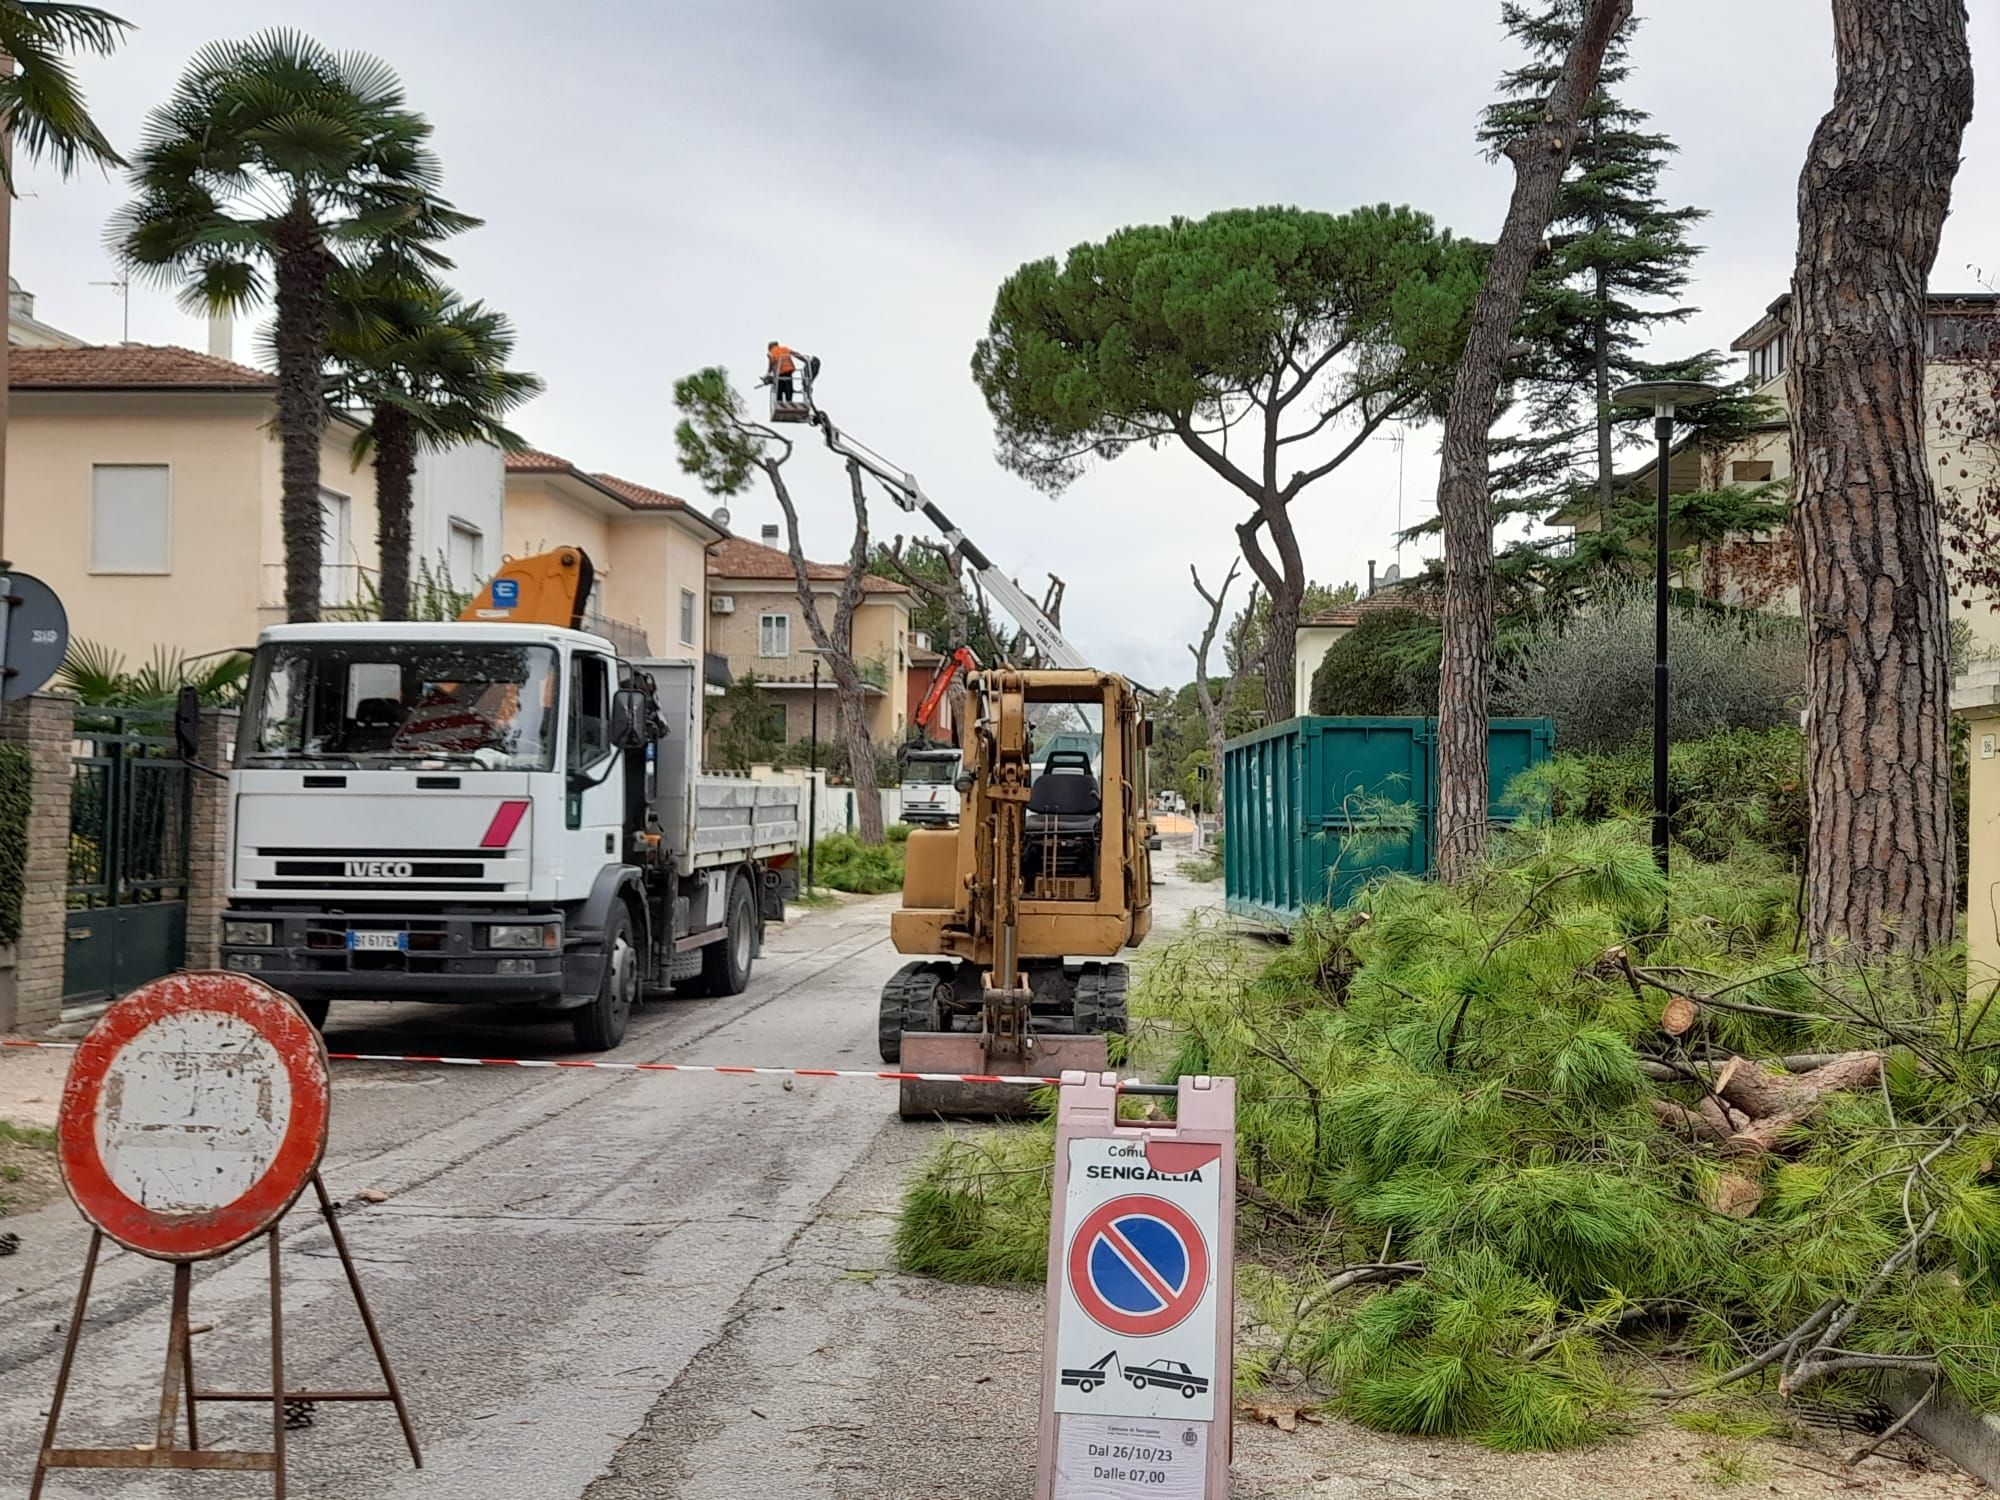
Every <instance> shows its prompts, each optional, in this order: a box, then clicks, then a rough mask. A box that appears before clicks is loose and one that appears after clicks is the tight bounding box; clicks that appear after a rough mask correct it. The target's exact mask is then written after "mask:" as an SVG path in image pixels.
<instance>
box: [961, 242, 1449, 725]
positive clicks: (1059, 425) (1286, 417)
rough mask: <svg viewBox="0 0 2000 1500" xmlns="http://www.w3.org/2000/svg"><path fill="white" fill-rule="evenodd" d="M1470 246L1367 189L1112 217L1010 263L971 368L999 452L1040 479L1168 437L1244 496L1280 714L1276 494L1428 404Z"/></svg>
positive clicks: (1286, 675)
mask: <svg viewBox="0 0 2000 1500" xmlns="http://www.w3.org/2000/svg"><path fill="white" fill-rule="evenodd" d="M1481 258H1482V257H1481V252H1480V250H1479V248H1478V247H1477V246H1475V245H1472V244H1470V243H1468V242H1465V241H1462V240H1458V239H1455V238H1454V237H1453V236H1452V235H1451V234H1450V233H1448V232H1447V231H1444V230H1440V229H1439V228H1438V227H1437V226H1436V224H1435V223H1433V221H1432V220H1431V219H1430V217H1429V216H1428V215H1425V214H1422V213H1419V212H1417V211H1416V210H1414V209H1410V208H1395V207H1390V206H1387V205H1382V206H1377V207H1369V208H1358V209H1354V210H1351V211H1350V212H1347V213H1343V214H1329V213H1322V212H1318V211H1314V210H1309V209H1300V208H1285V207H1273V208H1249V209H1230V210H1226V211H1223V212H1220V213H1214V214H1210V215H1208V216H1207V217H1206V218H1202V219H1175V220H1173V221H1172V222H1171V223H1168V224H1163V225H1141V226H1136V227H1132V228H1127V229H1121V230H1119V231H1117V232H1116V233H1114V234H1112V235H1110V236H1108V237H1107V238H1106V239H1104V240H1103V241H1102V242H1100V243H1096V244H1084V245H1078V246H1076V247H1075V248H1074V249H1072V250H1071V251H1070V252H1069V254H1068V255H1067V256H1066V257H1065V258H1064V259H1063V260H1062V261H1061V262H1058V261H1056V260H1055V259H1054V258H1050V259H1046V260H1038V261H1031V262H1030V263H1028V264H1027V265H1024V266H1022V267H1021V268H1020V269H1019V270H1018V271H1016V272H1015V273H1014V274H1013V275H1012V276H1010V277H1009V278H1008V279H1007V281H1006V282H1005V283H1003V284H1002V286H1001V287H1000V290H999V294H998V296H997V297H996V299H995V302H994V308H993V316H992V320H991V323H990V324H989V327H988V332H987V336H986V337H985V338H984V339H982V340H980V342H979V345H978V347H977V348H976V350H975V351H974V353H973V358H972V371H973V377H974V379H975V380H977V381H978V383H979V388H980V390H981V392H982V393H983V394H984V395H985V397H986V403H987V406H988V408H989V409H990V410H991V411H992V413H993V418H994V423H995V428H996V432H997V435H998V441H999V456H1000V460H1001V462H1002V463H1004V464H1005V465H1007V466H1008V467H1009V468H1011V469H1013V470H1015V471H1016V472H1017V473H1020V474H1022V475H1024V476H1026V477H1027V478H1028V479H1030V480H1031V481H1033V482H1034V483H1036V484H1037V485H1039V486H1041V487H1043V488H1045V489H1047V490H1050V491H1051V492H1055V491H1060V490H1061V489H1063V488H1064V487H1065V486H1067V485H1068V484H1070V483H1071V482H1072V481H1074V480H1075V479H1076V478H1077V476H1078V475H1079V474H1081V473H1082V472H1083V471H1084V470H1085V469H1086V468H1087V467H1088V466H1089V464H1090V463H1091V462H1092V461H1093V460H1098V459H1102V460H1110V459H1115V458H1117V457H1118V456H1119V455H1120V454H1121V453H1123V452H1125V451H1126V450H1127V449H1128V448H1129V447H1130V446H1131V445H1132V444H1134V443H1148V444H1156V443H1160V442H1165V441H1175V442H1178V443H1180V444H1181V445H1182V446H1184V447H1185V448H1187V449H1188V450H1189V451H1190V452H1192V453H1193V454H1194V455H1195V456H1196V457H1197V458H1199V459H1200V460H1201V461H1202V462H1203V463H1204V464H1205V465H1206V466H1207V467H1208V468H1209V469H1210V470H1211V471H1212V472H1213V473H1215V474H1216V475H1217V476H1218V477H1219V478H1220V479H1222V480H1223V481H1224V482H1225V483H1226V484H1227V485H1229V486H1230V487H1231V488H1233V489H1234V490H1236V491H1237V492H1238V495H1239V497H1240V499H1242V500H1245V501H1247V502H1248V504H1249V506H1250V514H1249V516H1248V518H1247V519H1244V520H1242V521H1240V522H1239V523H1238V525H1237V527H1236V531H1237V536H1238V539H1239V541H1240V542H1241V544H1242V547H1243V553H1244V557H1245V560H1246V561H1247V562H1248V563H1249V564H1250V567H1251V570H1252V572H1253V574H1254V575H1255V577H1256V579H1257V581H1258V583H1259V584H1260V585H1261V586H1262V588H1263V590H1264V593H1265V594H1266V596H1267V597H1269V599H1270V600H1271V605H1272V610H1273V614H1274V619H1275V621H1276V628H1275V629H1273V630H1272V631H1271V632H1270V633H1269V636H1268V639H1267V641H1266V657H1267V660H1266V662H1265V671H1264V690H1265V698H1266V705H1267V711H1268V712H1269V713H1270V714H1271V715H1273V716H1274V717H1284V716H1286V715H1288V714H1290V713H1291V711H1292V671H1291V665H1292V655H1293V646H1294V642H1293V631H1294V629H1295V628H1296V626H1297V622H1298V616H1299V610H1300V606H1301V602H1302V598H1303V594H1304V590H1305V585H1306V569H1305V563H1304V560H1303V558H1302V556H1301V554H1300V551H1299V547H1298V542H1297V539H1296V537H1295V535H1294V534H1293V529H1292V525H1291V520H1290V516H1289V514H1288V510H1287V508H1288V507H1289V506H1290V504H1291V502H1292V501H1293V500H1294V499H1296V498H1297V497H1298V495H1299V494H1300V493H1301V492H1302V491H1303V490H1305V489H1306V487H1307V486H1309V485H1311V484H1312V483H1314V482H1315V481H1316V480H1319V479H1322V478H1324V477H1325V476H1326V475H1328V474H1330V473H1332V472H1333V471H1334V470H1335V469H1337V468H1338V467H1339V466H1340V465H1341V464H1342V463H1343V462H1345V461H1346V460H1347V459H1348V458H1349V457H1351V456H1352V455H1353V454H1354V453H1355V452H1356V451H1358V450H1359V449H1360V447H1361V445H1362V444H1363V443H1365V442H1366V441H1367V440H1368V438H1369V437H1370V436H1371V435H1372V434H1373V433H1374V432H1375V431H1376V429H1377V428H1379V427H1380V426H1381V425H1382V424H1383V423H1385V422H1388V421H1392V420H1396V419H1410V418H1416V417H1423V416H1429V415H1433V414H1435V413H1436V412H1437V411H1438V409H1439V408H1440V406H1441V404H1442V402H1443V400H1444V397H1445V394H1446V391H1447V390H1448V388H1449V383H1450V379H1451V371H1452V367H1453V364H1454V362H1455V361H1456V359H1457V355H1458V349H1459V346H1460V344H1461V342H1462V339H1463V330H1464V323H1465V319H1466V316H1467V312H1468V309H1469V307H1470V305H1471V302H1472V299H1473V297H1474V295H1475V294H1476V292H1477V289H1478V284H1479V276H1480V265H1481Z"/></svg>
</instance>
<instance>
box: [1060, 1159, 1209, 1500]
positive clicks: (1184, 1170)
mask: <svg viewBox="0 0 2000 1500" xmlns="http://www.w3.org/2000/svg"><path fill="white" fill-rule="evenodd" d="M1068 1144H1069V1187H1068V1192H1067V1193H1066V1195H1065V1201H1064V1204H1063V1236H1062V1244H1063V1245H1064V1246H1065V1247H1066V1248H1065V1251H1064V1254H1063V1276H1062V1285H1061V1288H1060V1290H1059V1295H1060V1297H1061V1306H1060V1311H1059V1314H1058V1321H1057V1330H1058V1332H1057V1338H1056V1360H1057V1366H1058V1379H1059V1381H1060V1385H1059V1388H1058V1389H1057V1392H1056V1401H1055V1409H1056V1410H1057V1411H1058V1412H1063V1413H1071V1412H1074V1413H1089V1414H1092V1415H1100V1416H1117V1417H1153V1418H1160V1419H1162V1420H1164V1421H1166V1422H1168V1423H1169V1424H1171V1423H1172V1422H1174V1421H1176V1420H1180V1421H1183V1422H1186V1421H1195V1422H1209V1421H1212V1420H1214V1418H1215V1414H1216V1413H1215V1379H1216V1347H1215V1345H1216V1310H1215V1300H1214V1299H1215V1290H1216V1273H1217V1270H1218V1267H1217V1259H1218V1256H1217V1250H1218V1247H1219V1245H1220V1243H1221V1240H1220V1236H1219V1234H1218V1233H1217V1230H1218V1225H1217V1207H1218V1203H1219V1199H1220V1194H1219V1193H1218V1191H1217V1184H1216V1182H1215V1176H1216V1173H1217V1171H1218V1166H1219V1163H1218V1160H1217V1158H1218V1156H1219V1152H1217V1151H1216V1149H1215V1148H1213V1147H1209V1148H1206V1150H1205V1151H1202V1153H1201V1154H1205V1155H1207V1156H1208V1158H1209V1159H1208V1160H1207V1161H1206V1162H1203V1163H1201V1164H1199V1165H1189V1164H1187V1163H1186V1162H1184V1161H1179V1160H1174V1159H1172V1158H1173V1157H1174V1156H1175V1155H1177V1154H1185V1153H1188V1152H1189V1151H1190V1149H1191V1148H1190V1147H1187V1146H1184V1145H1177V1144H1175V1143H1172V1142H1168V1141H1148V1140H1146V1139H1144V1138H1132V1137H1128V1138H1125V1139H1117V1138H1105V1137H1086V1138H1082V1139H1073V1140H1071V1141H1070V1142H1069V1143H1068ZM1192 1149H1194V1150H1196V1151H1201V1148H1192ZM1067 1430H1068V1429H1067V1428H1065V1431H1067ZM1182 1446H1183V1447H1185V1446H1186V1445H1185V1444H1183V1445H1182ZM1069 1448H1070V1444H1069V1441H1068V1439H1067V1438H1065V1440H1064V1444H1063V1450H1064V1451H1065V1452H1067V1451H1069ZM1199 1471H1200V1465H1199V1464H1198V1463H1197V1464H1196V1465H1194V1467H1193V1469H1192V1470H1191V1471H1190V1472H1194V1473H1197V1474H1198V1473H1199ZM1079 1493H1087V1492H1079ZM1136 1493H1141V1494H1150V1493H1152V1492H1151V1491H1137V1492H1136ZM1161 1493H1171V1492H1170V1491H1162V1492H1161ZM1191 1493H1199V1491H1198V1490H1197V1491H1193V1492H1191Z"/></svg>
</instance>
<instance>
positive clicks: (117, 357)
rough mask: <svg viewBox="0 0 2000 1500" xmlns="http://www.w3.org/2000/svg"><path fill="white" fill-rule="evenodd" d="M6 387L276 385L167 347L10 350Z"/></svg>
mask: <svg viewBox="0 0 2000 1500" xmlns="http://www.w3.org/2000/svg"><path fill="white" fill-rule="evenodd" d="M7 384H8V385H9V386H10V387H11V388H13V389H14V390H17V391H55V390H81V391H131V390H186V391H244V390H260V391H264V390H273V389H275V388H276V387H277V384H278V381H277V377H276V376H274V375H271V374H269V373H267V372H266V371H263V370H253V369H251V368H250V366H248V365H239V364H236V363H234V362H233V361H231V360H226V359H217V358H215V356H214V355H211V354H197V353H195V352H194V350H192V349H181V348H176V347H175V346H173V345H170V344H84V345H82V346H80V347H78V348H75V349H30V348H24V347H20V346H16V347H13V348H10V349H9V350H8V351H7Z"/></svg>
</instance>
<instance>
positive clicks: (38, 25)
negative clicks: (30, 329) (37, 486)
mask: <svg viewBox="0 0 2000 1500" xmlns="http://www.w3.org/2000/svg"><path fill="white" fill-rule="evenodd" d="M129 30H131V26H130V24H129V23H128V22H125V21H121V20H119V19H118V17H116V16H114V15H112V14H111V13H110V12H109V11H103V10H99V9H98V8H97V7H96V6H94V5H68V4H56V3H53V0H0V282H5V281H6V280H7V271H8V263H9V261H10V260H11V259H12V256H11V255H10V253H9V252H10V250H11V248H12V237H13V212H14V168H13V162H12V160H11V153H12V152H14V151H18V152H19V153H20V154H21V155H22V156H24V157H26V158H27V159H28V160H29V161H43V160H47V161H53V162H54V163H55V165H56V170H57V171H59V172H61V173H62V174H63V176H65V177H67V176H69V175H71V174H72V173H73V172H75V170H76V168H77V165H78V163H80V162H82V161H85V160H88V161H94V162H96V163H97V164H98V165H100V166H105V167H122V166H123V165H124V164H125V159H124V158H123V157H121V156H120V155H119V154H118V153H117V152H116V151H114V150H112V149H111V143H110V142H109V141H108V140H106V139H105V138H104V132H103V131H101V130H99V129H98V128H97V122H96V121H95V120H93V119H91V118H90V111H89V110H87V109H85V108H84V107H83V93H82V91H81V90H80V89H78V88H77V86H76V75H75V74H74V73H73V72H71V71H70V65H69V59H68V57H67V54H68V53H72V52H95V53H96V54H98V55H99V56H100V57H101V56H104V55H106V54H107V53H110V52H111V51H113V50H114V49H116V47H117V46H118V43H119V41H120V40H121V39H122V38H123V37H124V35H125V33H126V32H127V31H129ZM6 452H7V341H6V340H5V339H4V338H0V558H5V557H6V555H7V546H6V540H5V535H6V515H7V506H6V501H7V495H6Z"/></svg>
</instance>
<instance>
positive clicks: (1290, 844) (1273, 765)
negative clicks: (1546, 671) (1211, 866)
mask: <svg viewBox="0 0 2000 1500" xmlns="http://www.w3.org/2000/svg"><path fill="white" fill-rule="evenodd" d="M1555 738H1556V735H1555V726H1554V725H1553V724H1552V723H1551V722H1550V721H1549V720H1547V719H1494V720H1492V721H1491V723H1490V725H1489V726H1488V731H1487V742H1486V743H1487V766H1488V768H1489V786H1490V788H1491V792H1490V795H1491V797H1492V799H1493V800H1492V803H1491V805H1490V811H1491V813H1492V816H1493V820H1494V821H1495V822H1497V823H1505V822H1510V821H1512V818H1513V816H1514V810H1513V809H1512V808H1510V807H1507V806H1504V805H1503V804H1502V803H1501V800H1500V799H1501V798H1502V797H1503V796H1504V795H1505V793H1506V790H1507V785H1508V783H1509V782H1511V781H1512V780H1513V779H1514V778H1515V777H1516V776H1518V775H1519V774H1520V773H1521V772H1523V771H1525V770H1527V769H1528V768H1529V767H1530V766H1533V765H1538V764H1540V763H1541V762H1542V761H1545V760H1547V759H1548V758H1549V755H1550V754H1551V753H1552V752H1553V750H1554V748H1555ZM1436 787H1437V720H1436V719H1388V718H1383V719H1361V718H1354V719H1349V718H1337V719H1336V718H1311V717H1308V718H1297V719H1287V720H1285V721H1284V722H1283V723H1281V724H1273V725H1272V726H1271V727H1270V728H1268V729H1260V730H1258V731H1257V732H1256V733H1255V734H1246V735H1243V736H1242V737H1240V738H1238V739H1233V740H1231V741H1229V742H1228V743H1227V744H1226V745H1224V746H1223V748H1222V807H1223V827H1224V838H1223V859H1222V885H1223V895H1224V900H1225V904H1226V905H1227V907H1228V909H1229V910H1230V911H1231V912H1232V913H1234V914H1235V915H1237V916H1239V917H1248V918H1251V919H1253V920H1255V921H1259V922H1263V923H1266V924H1268V925H1271V926H1275V927H1290V926H1291V925H1292V924H1293V923H1294V922H1296V921H1297V920H1298V919H1299V916H1300V915H1301V914H1302V913H1303V912H1304V911H1305V909H1306V908H1307V907H1309V906H1344V905H1346V904H1347V903H1348V902H1349V901H1350V900H1352V899H1353V897H1354V894H1355V892H1356V891H1358V890H1360V889H1361V887H1362V886H1364V885H1366V884H1367V883H1368V882H1369V881H1371V880H1374V879H1377V878H1379V877H1380V876H1383V875H1391V874H1398V875H1424V874H1428V873H1429V872H1430V870H1431V868H1432V863H1433V860H1434V858H1435V849H1436V845H1437V840H1436V830H1437V796H1436Z"/></svg>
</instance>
